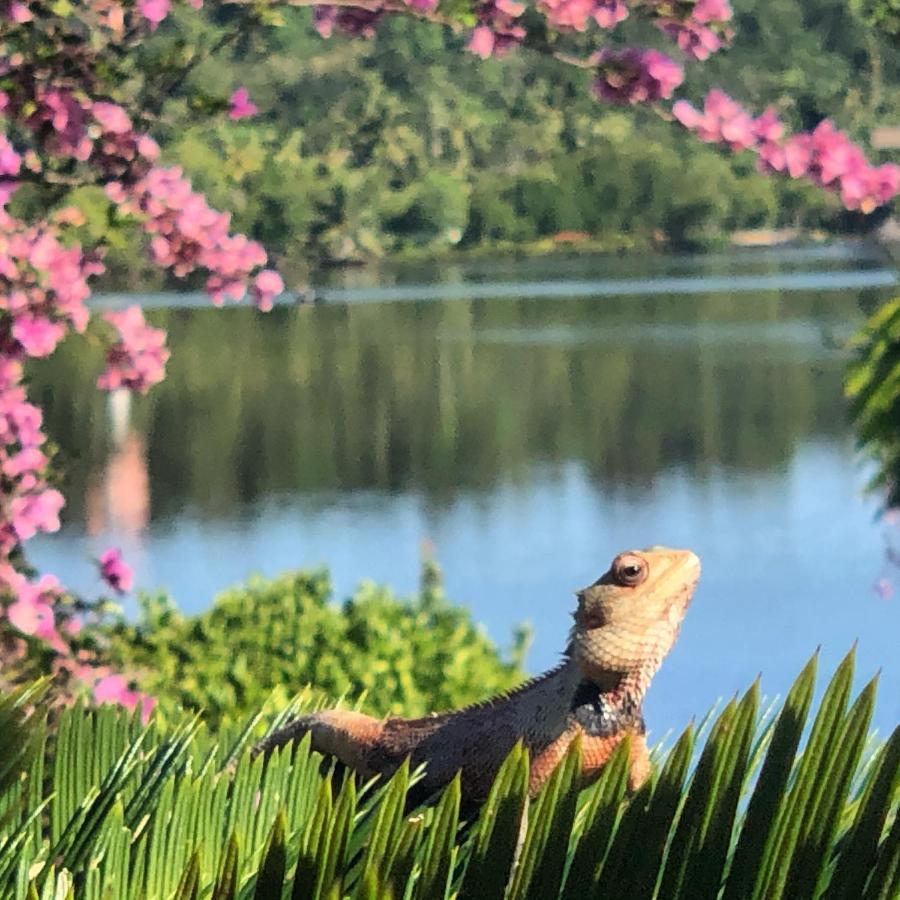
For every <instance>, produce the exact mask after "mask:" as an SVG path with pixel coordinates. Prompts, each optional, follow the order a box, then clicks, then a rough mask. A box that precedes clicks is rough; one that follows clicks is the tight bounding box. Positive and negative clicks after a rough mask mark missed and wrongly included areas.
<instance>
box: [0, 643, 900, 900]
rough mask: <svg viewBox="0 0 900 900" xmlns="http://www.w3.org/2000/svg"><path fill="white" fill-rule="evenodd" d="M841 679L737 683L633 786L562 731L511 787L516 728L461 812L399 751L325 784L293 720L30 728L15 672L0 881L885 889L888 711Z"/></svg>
mask: <svg viewBox="0 0 900 900" xmlns="http://www.w3.org/2000/svg"><path fill="white" fill-rule="evenodd" d="M852 682H853V659H852V655H851V656H849V657H848V658H847V659H846V660H845V661H844V662H843V663H842V664H841V665H840V666H839V668H838V670H837V672H836V673H835V675H834V677H833V678H832V680H831V683H830V685H829V686H828V688H827V689H826V691H825V693H824V695H823V696H822V699H821V701H820V702H819V704H818V711H817V713H816V715H815V718H814V721H813V724H812V727H811V728H810V729H809V731H808V732H806V729H805V726H806V723H807V719H808V718H809V714H810V710H811V707H812V698H813V695H814V688H815V660H813V661H812V662H811V663H810V664H809V665H808V666H807V667H806V668H805V669H804V671H803V672H802V673H801V675H800V677H799V678H798V679H797V681H796V683H795V684H794V686H793V688H792V689H791V691H790V692H789V693H788V695H787V698H786V699H785V702H784V705H783V708H782V710H781V712H780V713H779V714H778V715H777V716H776V717H775V718H774V720H773V719H772V718H770V717H767V716H765V715H762V716H761V715H760V707H759V691H758V685H756V684H755V685H753V687H751V688H750V690H749V691H747V693H746V694H745V695H744V696H743V697H742V698H741V699H740V700H737V699H735V700H732V701H731V702H730V703H729V704H728V705H727V706H726V707H725V708H724V709H723V710H722V712H721V714H720V715H719V716H718V717H717V719H716V721H715V722H713V723H712V724H711V727H710V728H709V731H708V735H707V737H706V738H705V740H704V741H703V742H702V743H703V746H702V748H700V747H699V744H700V743H701V741H700V740H699V735H698V734H697V733H696V732H695V730H694V728H693V727H691V726H689V727H688V729H687V730H686V731H685V732H684V733H683V734H682V735H681V737H680V738H679V739H678V741H677V742H676V743H675V744H674V746H673V747H672V748H671V749H670V750H668V751H667V752H666V753H663V754H659V755H658V757H659V758H658V760H657V762H658V765H657V767H656V768H657V772H656V774H655V776H654V777H653V778H652V779H650V780H649V781H648V782H647V783H646V784H645V785H644V786H643V787H642V788H641V789H640V790H639V791H638V792H637V793H636V794H634V795H633V796H631V797H627V796H626V791H625V785H626V775H627V773H626V758H627V757H626V754H625V753H622V752H619V753H617V754H616V755H614V756H613V759H612V760H611V761H610V763H609V764H608V765H607V766H606V767H605V769H604V770H603V773H602V774H601V777H600V779H599V780H598V782H597V783H596V784H595V785H593V786H591V787H590V788H588V789H587V790H584V791H581V792H580V793H579V792H578V790H577V786H576V780H575V773H576V772H577V771H578V765H579V760H578V755H577V754H578V746H577V744H576V745H574V746H573V751H572V752H570V754H569V756H568V757H567V758H566V759H565V760H564V761H563V762H562V764H561V765H560V766H559V767H558V768H557V770H556V772H555V773H554V775H553V776H552V777H551V778H550V779H549V781H548V783H547V784H546V786H545V787H544V789H543V791H542V793H541V794H540V795H539V796H538V797H537V798H536V799H534V800H533V801H531V802H529V801H528V799H527V796H526V791H527V785H528V757H527V754H525V753H524V752H523V751H522V750H521V747H517V748H516V749H515V750H514V751H513V752H512V754H511V755H510V757H509V758H508V759H507V761H506V763H505V765H504V766H503V768H502V769H501V771H500V773H499V774H498V777H497V779H496V782H495V784H494V787H493V789H492V791H491V795H490V796H489V798H488V800H487V802H486V803H485V805H484V806H483V807H482V809H481V811H480V813H478V814H477V815H475V817H474V818H473V819H472V820H471V821H470V822H469V823H468V824H467V825H466V826H464V827H460V826H461V825H462V824H463V818H464V816H465V814H464V813H463V814H461V811H460V789H459V781H458V780H457V781H455V782H453V783H452V784H451V785H450V786H449V788H448V789H447V790H445V791H444V792H443V794H442V796H441V797H440V798H439V799H438V800H437V802H436V804H435V805H433V806H429V807H421V808H419V809H413V810H408V809H406V808H405V806H406V802H407V793H406V792H407V788H408V786H409V783H410V780H411V779H410V773H409V772H408V771H407V769H406V767H405V766H404V767H402V768H401V769H400V770H399V771H398V773H397V774H396V775H395V777H394V778H393V779H392V780H391V781H390V782H388V783H387V784H386V785H381V786H379V787H377V788H373V787H371V786H364V785H360V784H358V783H357V782H356V781H355V779H353V778H346V779H344V780H343V784H342V785H340V786H339V785H338V784H337V783H336V782H333V781H332V779H331V777H330V774H329V773H328V771H327V770H323V769H322V767H321V766H320V762H321V759H320V757H318V755H317V754H311V753H310V752H309V744H308V740H306V741H304V742H303V743H301V745H300V746H299V747H297V748H296V750H293V749H291V748H281V749H279V750H277V751H276V752H275V753H274V754H273V755H272V756H271V757H270V758H269V760H268V762H265V761H264V760H263V758H262V757H258V758H257V759H256V760H255V761H251V759H250V756H249V754H248V753H247V752H246V749H245V748H246V745H247V743H248V742H249V740H251V739H252V738H251V736H250V731H251V730H252V729H245V730H244V731H242V732H241V733H238V732H234V733H231V734H225V733H222V734H220V735H219V736H218V738H214V737H213V736H212V735H211V733H210V732H209V731H208V730H207V729H206V727H205V726H198V724H197V723H196V721H190V720H189V721H185V722H181V723H176V724H174V725H173V726H171V727H169V728H168V729H165V728H163V727H162V726H161V725H160V723H159V721H158V720H154V721H151V723H150V725H149V726H148V727H146V728H142V727H141V725H140V722H139V720H138V718H137V716H134V715H129V714H127V713H125V712H124V711H122V710H121V709H118V708H115V707H105V708H102V709H100V710H87V709H84V708H83V707H81V706H74V707H70V708H68V709H66V710H64V711H63V712H62V713H61V715H60V717H59V719H58V722H57V724H56V727H55V730H54V735H53V738H54V739H53V741H48V732H47V727H46V724H45V717H44V707H43V703H42V701H41V698H40V686H38V687H37V688H30V689H28V691H27V692H24V693H23V692H20V693H17V694H13V695H7V696H6V697H3V696H0V763H2V764H0V897H3V898H7V897H10V898H15V900H25V898H28V900H32V898H40V900H45V898H46V900H55V898H73V900H82V898H84V900H95V898H96V900H101V898H115V900H130V898H145V900H169V898H177V900H182V898H184V900H187V898H197V897H201V898H211V897H215V898H217V900H232V898H237V897H239V898H242V900H243V898H246V900H249V898H286V897H291V898H298V900H299V898H303V900H306V898H344V897H349V898H379V900H380V898H389V897H392V898H398V900H399V898H409V900H415V898H421V900H434V898H478V900H525V898H534V900H553V898H559V897H561V898H565V900H569V898H579V900H581V898H584V900H588V898H593V897H598V898H599V897H602V898H606V900H610V898H612V900H616V898H628V900H633V898H636V897H646V898H654V897H655V898H660V900H662V898H673V900H674V898H685V900H706V898H716V897H722V898H723V900H737V898H768V900H788V898H790V900H807V898H814V897H815V898H819V897H821V898H833V900H844V898H847V900H849V898H853V900H893V898H896V897H897V896H898V893H900V816H898V815H897V805H898V804H897V801H898V799H900V797H898V792H900V729H897V730H896V731H895V732H894V734H893V735H892V736H891V738H890V739H889V740H888V741H887V742H886V743H884V744H882V745H881V746H878V747H871V746H867V743H868V728H869V722H870V718H871V713H872V707H873V704H874V700H875V683H874V682H872V683H870V684H868V685H867V686H866V687H865V688H863V690H862V691H861V692H860V694H859V695H858V697H857V698H856V699H855V700H852V697H851V687H852ZM28 708H31V709H32V710H34V711H33V713H32V715H31V717H30V719H28V720H26V721H24V722H23V719H24V718H25V710H26V709H28ZM273 724H277V723H273ZM704 731H705V729H703V728H701V732H704ZM695 744H697V745H698V746H697V747H696V750H697V752H696V753H695ZM801 745H802V746H803V751H802V753H800V754H799V755H798V749H799V747H800V746H801ZM622 749H624V747H623V748H622Z"/></svg>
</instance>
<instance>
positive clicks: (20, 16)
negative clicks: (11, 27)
mask: <svg viewBox="0 0 900 900" xmlns="http://www.w3.org/2000/svg"><path fill="white" fill-rule="evenodd" d="M7 15H8V16H9V18H10V19H12V21H13V22H15V23H16V24H18V25H24V24H25V23H26V22H30V21H31V20H32V19H34V15H33V13H32V12H31V10H30V9H29V8H28V4H27V3H21V2H19V0H13V2H12V3H10V4H9V8H8V11H7Z"/></svg>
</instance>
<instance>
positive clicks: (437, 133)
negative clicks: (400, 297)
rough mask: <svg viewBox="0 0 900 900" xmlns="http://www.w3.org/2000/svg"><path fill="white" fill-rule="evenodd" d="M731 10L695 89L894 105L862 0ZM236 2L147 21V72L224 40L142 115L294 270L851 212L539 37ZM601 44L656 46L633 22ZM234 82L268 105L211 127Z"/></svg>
mask: <svg viewBox="0 0 900 900" xmlns="http://www.w3.org/2000/svg"><path fill="white" fill-rule="evenodd" d="M734 6H735V11H736V15H735V27H736V31H737V38H736V40H735V44H734V46H733V47H732V48H731V49H730V50H728V51H727V52H725V53H723V54H721V55H720V56H719V57H716V58H713V59H711V60H709V61H708V62H707V63H704V64H702V65H693V66H689V67H688V69H689V75H688V82H687V84H686V93H687V95H688V96H692V97H694V98H695V99H699V98H700V97H701V96H702V93H703V92H705V91H706V90H707V89H709V88H710V87H713V86H721V87H723V88H724V89H726V90H728V91H730V92H732V93H733V94H734V95H735V96H736V97H738V98H740V99H742V100H744V101H746V102H747V103H748V104H750V105H752V106H754V107H756V108H758V109H759V110H760V111H761V110H762V108H763V107H764V106H765V105H766V104H768V103H774V104H775V105H776V106H777V107H778V109H779V111H780V113H781V114H782V115H784V116H785V118H786V119H787V121H788V122H789V123H790V124H791V125H792V127H795V128H799V127H802V128H810V127H813V126H814V125H815V124H816V123H817V122H818V121H819V120H820V119H821V118H823V117H825V116H831V117H834V118H835V119H836V120H837V122H838V124H839V125H840V126H842V127H844V128H847V129H849V130H850V132H851V133H852V134H853V135H854V136H855V137H856V138H860V139H863V140H865V138H866V137H867V135H868V132H869V130H870V129H871V128H873V127H875V126H877V125H879V124H892V123H893V122H895V121H897V120H898V117H900V79H898V72H900V55H898V54H897V53H896V52H895V47H894V46H892V44H891V43H890V35H889V33H887V32H886V31H885V30H884V29H882V30H881V31H873V30H872V29H871V28H870V27H869V25H868V21H869V19H868V18H867V16H871V15H872V12H871V10H870V9H869V8H868V7H867V8H866V9H860V8H859V5H858V4H848V3H847V2H845V0H771V2H768V3H765V4H760V3H758V2H757V0H736V2H735V4H734ZM241 15H242V13H241V12H240V10H239V9H238V8H232V7H225V8H222V7H217V8H211V9H210V8H207V9H204V10H203V11H202V12H201V13H199V14H197V13H193V12H192V11H190V10H186V9H184V10H181V11H180V12H179V15H178V17H177V18H176V19H173V21H172V22H171V23H166V24H164V25H163V27H162V28H161V29H160V30H159V33H158V36H157V38H156V39H155V40H154V41H153V42H151V44H150V46H149V48H148V51H147V59H145V60H144V61H142V66H143V67H145V68H146V67H152V66H153V65H156V64H161V61H165V60H169V61H171V60H175V61H181V60H189V59H190V58H191V56H192V54H193V53H194V52H195V51H196V50H197V49H198V48H199V50H200V52H201V53H202V52H203V51H204V48H209V47H212V46H214V45H215V44H216V42H217V41H219V40H220V39H225V40H228V36H229V35H235V38H234V40H232V41H231V42H230V43H228V44H227V46H226V48H225V49H224V50H221V51H219V52H217V53H216V54H214V55H213V56H212V58H210V59H209V60H208V61H206V62H204V63H202V64H201V65H199V66H198V67H197V68H196V69H194V70H193V71H192V73H191V74H190V76H189V77H187V78H186V79H185V81H184V83H183V84H182V85H180V86H179V87H178V88H177V89H176V90H175V91H174V96H173V97H172V98H171V99H169V100H167V101H166V102H163V99H162V98H158V97H154V98H151V99H152V100H154V101H156V100H158V101H159V103H160V106H161V114H160V118H159V120H158V121H157V122H156V123H155V124H154V133H155V134H156V135H158V136H159V137H160V138H161V141H162V144H163V147H164V151H165V158H166V159H167V160H169V161H172V162H179V163H181V164H183V165H184V167H185V168H186V169H187V171H188V172H189V173H190V174H191V175H192V177H193V178H194V180H195V182H196V184H197V186H198V187H200V188H202V189H203V190H204V191H206V192H207V193H208V195H209V196H210V198H211V199H212V201H213V202H214V203H215V204H217V205H218V206H219V207H220V208H222V209H227V210H230V211H232V212H233V214H234V222H235V225H236V226H237V227H238V228H239V229H241V230H244V231H246V232H248V233H250V234H252V235H253V236H255V237H257V238H259V239H260V240H261V241H262V242H263V243H264V244H265V246H266V247H267V248H269V249H270V250H271V251H272V252H274V253H275V254H276V256H278V257H280V260H279V261H280V264H281V266H282V268H283V269H284V270H285V271H286V272H288V273H289V274H290V273H291V272H292V271H294V269H295V267H300V268H302V266H303V265H304V264H305V263H306V262H323V261H326V262H327V261H344V260H348V259H359V258H367V257H372V256H378V255H384V254H397V253H403V252H406V253H409V252H413V253H427V254H434V253H442V252H449V251H451V250H453V249H454V248H456V247H464V248H470V249H473V248H478V247H482V248H485V249H487V250H490V249H495V248H497V247H501V248H504V247H506V248H508V247H511V246H528V247H529V248H531V249H535V248H539V247H541V246H550V245H552V240H551V237H552V236H553V235H554V234H556V233H558V232H561V231H576V232H584V233H586V234H588V235H590V237H591V239H592V243H590V244H589V246H592V247H603V248H620V247H624V248H627V247H644V246H648V245H650V244H655V243H659V242H668V243H672V244H675V245H678V246H697V245H704V244H713V243H717V242H721V241H722V240H723V237H724V236H725V235H727V234H728V233H729V232H731V231H733V230H735V229H739V228H748V227H749V228H753V227H774V226H794V225H799V226H803V227H807V228H828V229H837V230H847V229H850V230H852V229H854V228H857V227H863V223H862V220H860V219H859V218H858V217H856V216H852V215H848V214H845V213H842V212H841V211H840V209H839V204H837V203H836V202H835V201H834V198H831V197H829V196H827V195H825V194H824V193H823V192H822V191H820V190H817V189H814V188H811V187H810V188H806V187H802V186H800V185H798V184H797V183H791V182H790V181H789V180H785V179H772V178H766V177H764V176H761V175H758V174H757V173H756V172H755V170H754V166H753V160H752V158H751V157H750V155H749V154H745V155H742V156H739V157H736V158H727V157H725V156H722V155H720V154H719V153H718V152H717V151H715V150H713V149H712V148H710V147H708V146H705V145H703V144H701V143H699V142H698V141H697V140H696V139H695V138H694V137H693V136H690V135H688V134H686V133H684V132H683V130H682V129H680V128H678V127H677V126H676V125H674V124H670V123H667V122H663V121H661V120H660V119H659V118H658V117H656V116H655V115H653V114H652V113H651V112H649V111H647V110H630V109H629V110H617V109H614V108H611V107H609V106H605V105H603V104H600V103H598V102H597V101H595V100H594V99H593V98H592V96H591V94H590V90H589V81H590V79H589V73H586V72H583V71H579V70H571V69H568V68H566V67H565V66H563V65H561V64H559V63H558V62H557V61H555V60H553V59H547V58H544V57H542V56H539V55H538V54H536V53H533V52H531V53H530V52H517V53H513V54H510V55H508V56H507V57H505V58H503V59H501V60H488V61H481V60H479V59H477V58H475V57H474V56H472V55H471V54H468V53H466V52H465V50H464V49H463V48H464V36H463V35H454V34H452V33H450V32H449V31H446V30H442V29H440V28H438V27H436V26H433V25H428V24H425V23H419V22H414V21H411V20H407V19H404V18H403V17H389V18H388V19H387V20H385V21H384V22H383V23H382V25H381V26H380V28H379V30H378V33H377V36H376V37H375V38H374V39H373V40H370V41H366V40H349V39H345V38H342V37H339V36H336V37H334V38H332V39H330V40H327V41H325V40H322V39H321V38H320V37H319V36H318V35H317V34H315V32H314V31H313V30H312V28H311V25H310V20H309V15H308V14H307V13H306V12H303V11H296V10H289V11H286V12H285V14H284V17H283V26H282V27H279V28H272V29H267V30H265V31H264V32H262V33H253V32H251V31H249V30H248V31H247V32H246V33H244V32H243V31H242V29H241V21H242V20H241V18H240V17H241ZM617 35H618V33H617ZM615 41H618V42H620V43H621V42H633V41H642V42H649V43H650V44H651V45H652V44H658V45H660V46H662V45H663V43H664V42H663V41H662V39H661V37H660V36H659V35H658V33H657V32H656V31H655V30H654V29H652V28H649V27H648V28H647V29H645V30H642V28H641V27H640V26H639V25H638V23H636V22H629V23H626V28H625V29H624V34H623V35H622V36H617V37H616V38H615ZM569 43H571V44H572V47H573V49H574V50H575V51H577V50H578V49H579V46H580V44H585V47H586V46H587V44H586V43H585V41H584V39H580V38H578V37H575V38H572V39H571V40H570V41H569ZM582 49H584V48H582ZM242 84H246V85H247V86H248V87H249V89H250V93H251V96H252V97H253V98H254V100H255V101H256V102H257V103H258V105H259V106H260V109H261V113H260V115H259V116H257V117H255V118H253V119H249V120H244V121H242V122H238V123H231V122H228V121H227V120H226V121H224V122H222V123H221V124H218V125H214V126H212V127H211V126H210V124H209V122H208V121H206V119H205V116H204V114H203V111H204V110H207V109H214V108H216V107H217V106H218V107H221V105H222V104H223V103H224V101H225V99H226V98H227V96H228V94H229V92H230V91H231V90H232V89H234V88H235V87H237V86H238V85H242ZM163 96H165V92H163ZM23 196H24V195H23ZM80 199H81V200H82V201H83V202H84V203H86V204H87V206H88V208H89V210H92V212H91V225H90V229H91V230H92V231H93V233H94V236H97V235H100V234H105V235H106V236H107V237H108V238H110V240H111V241H112V243H113V245H114V247H113V250H114V252H113V253H112V256H111V262H112V263H113V268H114V271H115V272H116V273H118V275H119V276H120V278H122V279H123V283H126V282H124V276H125V275H126V274H128V275H129V281H128V282H127V283H128V284H134V275H135V273H136V272H139V271H140V270H141V265H142V264H141V258H142V255H141V254H140V253H139V252H138V249H137V245H136V240H137V238H136V237H135V236H134V235H133V234H131V233H124V232H120V231H116V232H115V233H113V234H111V233H110V232H109V230H108V223H107V222H106V217H105V214H104V213H102V212H101V209H102V208H103V203H102V198H101V197H100V195H99V192H94V193H93V195H92V193H91V190H90V189H88V190H86V191H83V192H82V194H81V197H80ZM872 221H874V222H876V223H877V216H876V217H875V219H874V220H872ZM870 224H871V222H870ZM148 277H149V276H148Z"/></svg>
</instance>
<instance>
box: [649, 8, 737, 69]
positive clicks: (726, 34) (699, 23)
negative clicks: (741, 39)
mask: <svg viewBox="0 0 900 900" xmlns="http://www.w3.org/2000/svg"><path fill="white" fill-rule="evenodd" d="M650 11H651V15H652V16H653V18H654V24H655V25H656V27H657V28H659V29H660V31H662V32H663V34H665V35H666V36H667V37H669V38H671V39H672V40H674V41H675V42H676V43H677V44H678V46H679V47H680V48H681V50H682V51H683V52H684V53H686V54H687V55H688V56H690V57H693V58H694V59H699V60H704V59H708V58H709V56H710V55H711V54H713V53H716V52H717V51H719V50H721V49H722V47H723V46H725V45H726V44H727V43H728V42H729V41H730V40H731V38H732V36H733V35H732V31H731V29H730V27H729V26H728V23H729V22H730V21H731V18H732V16H733V14H734V13H733V11H732V9H731V5H730V4H729V2H728V0H696V2H695V3H692V4H691V3H683V2H678V0H654V2H651V4H650Z"/></svg>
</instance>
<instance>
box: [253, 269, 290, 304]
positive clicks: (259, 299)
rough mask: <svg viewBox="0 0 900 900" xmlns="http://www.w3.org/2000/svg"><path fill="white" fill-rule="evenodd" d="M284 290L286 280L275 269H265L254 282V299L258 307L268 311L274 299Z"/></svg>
mask: <svg viewBox="0 0 900 900" xmlns="http://www.w3.org/2000/svg"><path fill="white" fill-rule="evenodd" d="M283 290H284V282H283V281H282V280H281V276H280V275H279V274H278V273H277V272H276V271H275V270H274V269H263V270H262V272H260V273H259V274H258V275H257V276H256V279H255V280H254V282H253V288H252V293H253V300H254V302H255V303H256V306H257V308H259V309H261V310H262V311H263V312H268V311H269V310H270V309H271V308H272V301H273V300H274V299H275V298H276V297H277V296H278V295H279V294H280V293H281V292H282V291H283Z"/></svg>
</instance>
